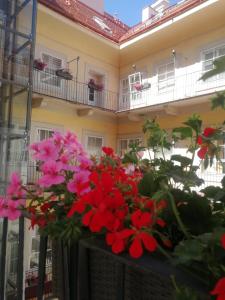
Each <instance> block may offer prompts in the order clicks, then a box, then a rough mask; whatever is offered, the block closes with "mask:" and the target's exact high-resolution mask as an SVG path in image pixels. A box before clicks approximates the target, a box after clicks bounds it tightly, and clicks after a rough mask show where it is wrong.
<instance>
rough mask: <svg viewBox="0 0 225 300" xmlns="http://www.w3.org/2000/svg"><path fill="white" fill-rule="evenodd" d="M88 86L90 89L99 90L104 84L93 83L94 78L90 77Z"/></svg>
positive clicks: (101, 89)
mask: <svg viewBox="0 0 225 300" xmlns="http://www.w3.org/2000/svg"><path fill="white" fill-rule="evenodd" d="M88 88H89V89H90V91H91V90H93V91H99V92H101V91H103V89H104V85H103V84H97V83H95V80H94V79H92V78H91V79H90V80H89V82H88Z"/></svg>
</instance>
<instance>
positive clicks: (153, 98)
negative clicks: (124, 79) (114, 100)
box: [118, 71, 225, 111]
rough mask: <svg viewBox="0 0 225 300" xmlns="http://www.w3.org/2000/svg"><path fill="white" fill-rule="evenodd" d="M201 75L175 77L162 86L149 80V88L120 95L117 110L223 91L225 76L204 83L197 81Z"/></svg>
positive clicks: (224, 88)
mask: <svg viewBox="0 0 225 300" xmlns="http://www.w3.org/2000/svg"><path fill="white" fill-rule="evenodd" d="M202 74H203V73H202V71H196V72H191V73H186V74H184V75H179V76H175V77H174V79H173V80H171V79H170V81H168V84H167V82H166V81H165V82H164V85H163V83H162V82H161V83H160V84H159V83H158V82H155V78H154V79H153V78H150V79H149V82H150V84H151V85H150V88H148V89H146V90H142V91H133V92H128V93H126V94H123V95H120V99H119V108H118V110H119V111H125V110H131V109H136V108H141V107H147V106H152V105H159V104H163V103H168V102H172V101H178V100H183V99H188V98H192V97H198V96H203V95H207V94H211V93H214V92H218V91H222V90H225V74H221V75H217V76H214V77H212V78H210V79H208V80H206V81H202V80H199V79H200V78H201V76H202Z"/></svg>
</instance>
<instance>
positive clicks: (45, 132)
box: [37, 128, 54, 141]
mask: <svg viewBox="0 0 225 300" xmlns="http://www.w3.org/2000/svg"><path fill="white" fill-rule="evenodd" d="M53 133H54V130H50V129H41V128H38V129H37V140H38V141H43V140H46V139H49V138H50V137H51V136H52V135H53Z"/></svg>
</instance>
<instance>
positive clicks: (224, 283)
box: [211, 277, 225, 300]
mask: <svg viewBox="0 0 225 300" xmlns="http://www.w3.org/2000/svg"><path fill="white" fill-rule="evenodd" d="M211 295H216V296H217V300H225V277H223V278H221V279H220V280H219V281H218V282H217V284H216V286H215V288H214V289H213V290H212V291H211Z"/></svg>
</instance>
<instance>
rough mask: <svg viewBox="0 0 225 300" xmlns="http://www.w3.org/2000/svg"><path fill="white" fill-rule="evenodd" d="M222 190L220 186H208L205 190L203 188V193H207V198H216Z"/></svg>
mask: <svg viewBox="0 0 225 300" xmlns="http://www.w3.org/2000/svg"><path fill="white" fill-rule="evenodd" d="M219 191H220V187H218V186H212V185H211V186H207V187H206V188H204V189H203V190H201V192H202V193H204V194H205V196H206V197H207V198H215V196H216V194H217V193H218V192H219Z"/></svg>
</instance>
